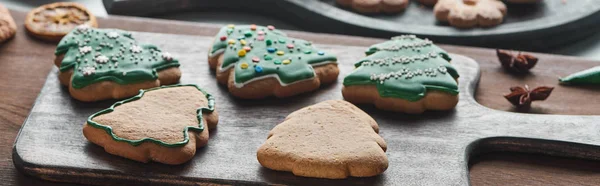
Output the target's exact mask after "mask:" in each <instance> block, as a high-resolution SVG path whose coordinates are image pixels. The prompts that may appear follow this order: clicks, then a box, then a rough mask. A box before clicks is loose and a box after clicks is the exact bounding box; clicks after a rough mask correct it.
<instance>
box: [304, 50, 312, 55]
mask: <svg viewBox="0 0 600 186" xmlns="http://www.w3.org/2000/svg"><path fill="white" fill-rule="evenodd" d="M304 53H305V54H311V53H312V51H310V50H307V51H304Z"/></svg>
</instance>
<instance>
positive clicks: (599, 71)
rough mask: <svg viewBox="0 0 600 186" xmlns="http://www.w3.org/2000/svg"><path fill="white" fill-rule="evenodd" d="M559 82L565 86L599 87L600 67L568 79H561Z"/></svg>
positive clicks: (578, 73) (570, 76) (575, 74)
mask: <svg viewBox="0 0 600 186" xmlns="http://www.w3.org/2000/svg"><path fill="white" fill-rule="evenodd" d="M559 82H560V83H561V84H564V85H599V84H600V66H596V67H593V68H590V69H587V70H584V71H581V72H576V73H574V74H571V75H569V76H567V77H564V78H560V79H559Z"/></svg>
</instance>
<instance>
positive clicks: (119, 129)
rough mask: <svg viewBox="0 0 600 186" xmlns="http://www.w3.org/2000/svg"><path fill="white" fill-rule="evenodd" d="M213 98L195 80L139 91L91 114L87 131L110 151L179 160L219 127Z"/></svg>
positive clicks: (188, 156) (172, 161)
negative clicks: (189, 83)
mask: <svg viewBox="0 0 600 186" xmlns="http://www.w3.org/2000/svg"><path fill="white" fill-rule="evenodd" d="M217 122H218V116H217V112H216V111H215V101H214V98H213V97H212V96H211V95H210V94H208V93H206V92H205V91H203V90H202V89H200V88H198V87H197V86H196V85H171V86H163V87H158V88H153V89H149V90H143V91H140V93H139V94H138V95H137V96H135V97H132V98H129V99H126V100H123V101H119V102H117V103H115V104H114V105H112V106H111V107H110V108H108V109H105V110H102V111H100V112H98V113H95V114H93V115H92V116H90V117H89V118H88V120H87V122H86V124H85V125H84V127H83V135H84V136H85V137H86V138H87V139H88V140H89V141H90V142H92V143H94V144H97V145H99V146H102V147H104V149H105V150H106V152H108V153H110V154H114V155H117V156H122V157H125V158H129V159H132V160H135V161H140V162H148V161H156V162H160V163H164V164H173V165H175V164H181V163H184V162H186V161H188V160H190V159H191V158H192V157H194V154H195V153H196V148H199V147H202V146H204V145H206V144H207V143H208V136H209V134H208V130H209V129H212V128H215V127H216V126H217Z"/></svg>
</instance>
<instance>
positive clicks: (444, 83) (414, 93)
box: [342, 35, 458, 114]
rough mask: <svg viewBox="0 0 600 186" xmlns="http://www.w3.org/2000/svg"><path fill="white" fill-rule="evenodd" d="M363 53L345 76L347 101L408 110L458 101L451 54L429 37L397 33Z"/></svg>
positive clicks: (446, 106)
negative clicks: (399, 34) (351, 70)
mask: <svg viewBox="0 0 600 186" xmlns="http://www.w3.org/2000/svg"><path fill="white" fill-rule="evenodd" d="M366 54H367V57H365V58H363V59H361V60H360V61H358V62H357V63H356V64H354V66H355V67H356V69H355V70H354V71H353V72H351V73H350V74H349V75H348V76H346V78H344V87H343V88H342V95H343V96H344V99H346V100H347V101H350V102H352V103H354V104H361V103H368V104H375V106H376V107H377V108H379V109H383V110H390V111H396V112H405V113H411V114H417V113H422V112H424V111H425V110H450V109H453V108H454V107H455V106H456V104H457V103H458V82H457V78H458V72H457V71H456V69H454V67H452V65H450V60H451V59H450V56H449V55H448V54H447V53H446V52H445V51H444V50H442V49H441V48H439V47H437V46H435V45H433V43H432V42H431V41H429V40H427V39H424V40H423V39H419V38H417V37H416V36H414V35H404V36H398V37H393V38H392V40H391V41H386V42H383V43H380V44H376V45H373V46H371V47H370V48H369V49H368V50H367V52H366Z"/></svg>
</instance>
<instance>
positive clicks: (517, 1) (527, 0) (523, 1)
mask: <svg viewBox="0 0 600 186" xmlns="http://www.w3.org/2000/svg"><path fill="white" fill-rule="evenodd" d="M506 1H507V2H509V3H515V4H531V3H539V2H542V1H543V0H506Z"/></svg>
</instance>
